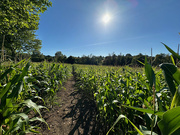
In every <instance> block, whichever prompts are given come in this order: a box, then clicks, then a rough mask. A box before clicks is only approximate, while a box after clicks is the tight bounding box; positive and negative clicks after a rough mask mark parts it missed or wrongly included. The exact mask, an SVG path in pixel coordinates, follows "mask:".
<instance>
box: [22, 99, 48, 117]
mask: <svg viewBox="0 0 180 135" xmlns="http://www.w3.org/2000/svg"><path fill="white" fill-rule="evenodd" d="M22 104H25V105H26V106H28V107H29V108H33V109H35V110H36V111H37V112H38V113H39V115H40V116H41V113H40V110H39V109H41V108H46V107H44V106H41V105H37V104H36V103H34V102H33V101H32V100H30V99H27V100H25V101H24V102H23V103H22ZM41 117H42V116H41Z"/></svg>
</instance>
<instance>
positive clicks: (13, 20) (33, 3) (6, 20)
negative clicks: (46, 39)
mask: <svg viewBox="0 0 180 135" xmlns="http://www.w3.org/2000/svg"><path fill="white" fill-rule="evenodd" d="M50 6H52V3H51V2H50V1H49V0H1V1H0V41H1V43H2V47H1V52H3V51H4V47H5V48H6V49H8V50H9V51H10V52H11V56H12V58H14V57H15V56H16V53H17V52H21V51H34V50H38V49H40V48H41V41H40V40H39V39H36V35H35V31H36V30H37V29H38V25H39V20H40V13H43V12H44V11H46V10H47V7H50Z"/></svg>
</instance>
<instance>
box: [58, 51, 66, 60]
mask: <svg viewBox="0 0 180 135" xmlns="http://www.w3.org/2000/svg"><path fill="white" fill-rule="evenodd" d="M65 59H66V56H65V55H63V54H62V52H61V51H57V52H56V53H55V60H56V62H65Z"/></svg>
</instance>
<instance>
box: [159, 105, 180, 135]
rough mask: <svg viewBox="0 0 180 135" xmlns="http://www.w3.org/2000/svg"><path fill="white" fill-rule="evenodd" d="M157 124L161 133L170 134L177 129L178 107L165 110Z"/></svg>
mask: <svg viewBox="0 0 180 135" xmlns="http://www.w3.org/2000/svg"><path fill="white" fill-rule="evenodd" d="M158 126H159V128H160V130H161V132H162V134H163V135H170V134H172V133H173V132H175V131H176V130H178V129H179V128H180V107H176V108H173V109H171V110H169V111H167V112H165V113H164V114H163V117H162V120H161V121H160V122H159V123H158Z"/></svg>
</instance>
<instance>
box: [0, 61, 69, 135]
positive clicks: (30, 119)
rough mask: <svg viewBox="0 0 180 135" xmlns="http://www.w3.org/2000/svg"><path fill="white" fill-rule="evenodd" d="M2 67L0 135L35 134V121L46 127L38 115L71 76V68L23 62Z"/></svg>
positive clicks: (0, 78) (0, 71) (40, 114)
mask: <svg viewBox="0 0 180 135" xmlns="http://www.w3.org/2000/svg"><path fill="white" fill-rule="evenodd" d="M3 64H5V63H3ZM3 64H1V66H0V134H4V135H8V134H26V133H29V132H34V133H38V131H37V130H36V129H37V128H38V124H37V121H39V122H43V123H45V124H47V123H46V122H45V120H44V119H43V117H42V111H43V109H47V106H48V107H49V106H51V105H52V104H53V98H54V96H55V94H56V92H57V91H58V90H60V89H61V87H62V84H63V82H64V81H65V80H67V79H68V77H69V76H70V75H71V67H70V66H68V65H63V64H53V63H46V62H44V63H41V64H36V63H33V64H32V63H30V62H28V61H25V60H24V61H21V62H19V63H18V64H9V63H6V65H3ZM47 126H48V124H47Z"/></svg>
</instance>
